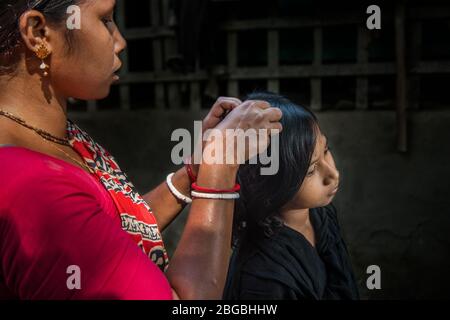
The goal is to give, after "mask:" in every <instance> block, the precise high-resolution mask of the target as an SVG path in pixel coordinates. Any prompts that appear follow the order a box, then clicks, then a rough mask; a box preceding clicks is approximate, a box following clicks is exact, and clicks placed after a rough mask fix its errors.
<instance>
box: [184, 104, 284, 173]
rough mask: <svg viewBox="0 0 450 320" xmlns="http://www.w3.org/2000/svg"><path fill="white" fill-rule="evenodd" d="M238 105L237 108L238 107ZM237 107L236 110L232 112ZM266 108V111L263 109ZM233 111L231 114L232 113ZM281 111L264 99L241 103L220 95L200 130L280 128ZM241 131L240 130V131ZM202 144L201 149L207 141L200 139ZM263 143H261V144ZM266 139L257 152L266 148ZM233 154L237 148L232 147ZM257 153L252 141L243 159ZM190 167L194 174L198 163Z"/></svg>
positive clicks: (224, 131) (224, 130)
mask: <svg viewBox="0 0 450 320" xmlns="http://www.w3.org/2000/svg"><path fill="white" fill-rule="evenodd" d="M238 107H239V108H238ZM237 108H238V111H236V112H233V111H234V110H235V109H237ZM264 110H266V111H264ZM232 113H233V114H232ZM281 116H282V113H281V110H280V109H278V108H271V107H270V105H269V104H268V103H267V102H265V101H246V102H245V103H242V101H241V100H239V99H237V98H233V97H220V98H219V99H217V101H216V103H214V105H213V106H212V108H211V110H210V111H209V113H208V115H207V116H206V117H205V119H204V120H203V123H202V132H203V133H205V132H206V131H207V130H209V129H219V130H222V131H223V133H224V137H225V134H226V129H242V130H244V133H245V130H247V129H250V128H252V129H255V130H256V131H257V132H258V129H267V130H269V133H270V129H278V130H280V131H281V130H282V126H281V124H280V122H279V121H280V119H281ZM241 133H242V132H241ZM200 143H201V144H202V147H203V150H204V148H205V146H206V145H207V143H206V142H205V141H203V139H202V141H200V142H198V144H200ZM263 145H264V143H263V144H262V146H263ZM267 145H268V141H267V143H266V144H265V146H263V147H261V148H260V150H259V152H262V151H264V150H265V148H267ZM234 151H235V155H236V152H237V151H238V150H236V149H234ZM257 153H258V146H256V145H255V144H254V143H253V144H250V145H249V147H248V148H247V149H246V150H245V156H244V159H245V160H248V159H249V158H251V157H252V156H254V155H256V154H257ZM192 169H193V171H194V174H195V175H197V174H198V170H199V164H193V165H192Z"/></svg>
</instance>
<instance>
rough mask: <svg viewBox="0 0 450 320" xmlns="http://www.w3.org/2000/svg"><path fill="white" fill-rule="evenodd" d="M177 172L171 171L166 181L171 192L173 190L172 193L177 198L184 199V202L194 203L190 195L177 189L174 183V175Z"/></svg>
mask: <svg viewBox="0 0 450 320" xmlns="http://www.w3.org/2000/svg"><path fill="white" fill-rule="evenodd" d="M174 174H175V173H174V172H172V173H170V174H169V175H168V176H167V178H166V183H167V186H168V187H169V190H170V192H172V194H173V195H174V196H175V198H177V199H178V200H180V201H183V202H184V203H187V204H189V203H192V199H191V198H189V197H188V196H185V195H184V194H182V193H181V192H180V191H178V190H177V188H175V186H174V185H173V183H172V177H173V175H174Z"/></svg>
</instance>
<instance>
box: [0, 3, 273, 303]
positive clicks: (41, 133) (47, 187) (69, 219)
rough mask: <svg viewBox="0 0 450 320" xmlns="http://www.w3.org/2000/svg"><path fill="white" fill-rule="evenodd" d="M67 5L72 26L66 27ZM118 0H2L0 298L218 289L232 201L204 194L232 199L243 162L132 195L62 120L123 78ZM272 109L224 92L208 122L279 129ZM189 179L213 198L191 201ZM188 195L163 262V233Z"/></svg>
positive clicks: (91, 144)
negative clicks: (76, 103) (76, 21)
mask: <svg viewBox="0 0 450 320" xmlns="http://www.w3.org/2000/svg"><path fill="white" fill-rule="evenodd" d="M73 5H75V6H76V7H71V8H70V9H77V8H79V9H80V18H81V25H80V28H77V26H76V25H75V28H68V26H69V24H68V22H69V21H66V20H67V19H68V18H70V16H69V15H68V14H67V12H75V13H76V10H75V11H71V10H68V9H69V7H70V6H73ZM114 6H115V1H114V0H102V1H94V0H34V1H31V0H0V62H1V64H0V93H1V94H0V145H1V147H0V173H1V177H2V183H1V185H0V298H6V299H12V298H18V299H171V298H181V299H204V298H220V297H221V294H222V290H223V286H224V282H225V277H226V272H227V262H228V256H229V255H228V253H229V244H230V241H231V224H232V219H233V207H234V204H233V199H235V197H234V198H233V197H231V199H223V197H222V198H220V199H211V195H213V196H223V194H224V193H226V195H230V194H232V195H235V194H236V193H231V191H233V190H234V191H236V190H237V189H236V188H233V186H235V179H236V173H237V170H238V164H222V165H219V164H214V165H211V164H206V163H205V162H203V163H202V164H201V165H200V166H189V165H188V166H187V167H186V168H187V169H185V168H181V169H180V170H178V171H177V172H176V173H175V174H174V175H170V176H169V177H168V179H167V182H166V183H162V184H161V185H159V186H158V187H157V188H155V189H154V190H152V191H151V192H149V193H147V194H144V195H142V196H141V195H140V194H139V193H138V192H137V191H136V190H135V188H134V186H133V184H132V183H131V182H130V181H129V180H128V178H127V176H126V174H125V173H123V172H122V171H121V169H120V167H119V165H118V164H117V162H116V161H115V160H114V158H113V157H112V156H111V155H110V154H109V153H108V152H107V151H106V150H105V149H104V148H102V146H100V145H98V144H97V143H96V142H95V141H94V140H93V139H92V138H91V137H90V136H89V135H88V134H87V133H86V132H84V131H83V130H82V129H81V128H79V127H78V126H77V125H76V124H75V123H73V122H71V121H70V120H69V119H67V109H66V107H67V102H66V101H67V99H68V97H74V98H77V99H84V100H96V99H102V98H104V97H106V96H107V95H108V94H109V90H110V86H111V84H112V83H113V82H114V81H116V80H117V79H118V77H117V75H116V74H115V73H116V72H117V71H118V69H119V68H120V66H121V62H120V60H119V57H118V55H119V53H120V52H121V51H123V50H124V49H125V47H126V42H125V40H124V39H123V37H122V35H121V34H120V32H119V30H118V29H117V26H116V24H115V23H114V21H113V18H112V17H113V11H114ZM66 22H67V23H66ZM226 112H229V114H228V115H227V116H226V118H225V119H223V118H224V117H223V116H224V114H225V113H226ZM280 118H281V111H280V110H279V109H275V108H270V106H269V105H268V104H267V103H265V102H261V101H250V102H246V103H244V104H242V103H241V102H240V101H239V100H238V99H234V98H222V99H219V100H218V101H217V103H216V104H215V105H214V106H213V107H212V109H211V111H210V113H209V114H208V115H207V117H206V118H205V120H204V121H203V129H205V130H206V129H209V128H216V129H218V130H222V131H224V130H226V129H240V128H244V129H247V128H255V129H279V130H281V125H280V123H279V120H280ZM222 119H223V120H222ZM194 180H195V182H196V184H195V185H193V188H195V187H196V186H197V187H198V189H199V190H202V191H204V190H207V191H208V192H210V193H206V195H205V194H204V193H202V194H203V195H201V194H200V196H197V197H195V198H193V199H192V200H191V199H188V198H187V197H186V195H189V192H190V189H191V182H194ZM188 200H189V201H191V202H192V205H191V208H190V212H189V217H188V220H187V223H186V226H185V229H184V232H183V235H182V238H181V240H180V243H179V245H178V248H177V250H176V252H175V254H174V256H173V257H172V258H171V260H170V263H169V259H168V256H167V253H166V251H165V249H164V243H163V240H162V237H161V231H162V230H164V228H165V227H166V226H167V225H168V224H170V223H171V222H172V221H173V219H174V218H175V217H176V216H177V214H178V213H179V212H180V211H181V209H182V208H183V205H184V203H183V202H189V201H188ZM75 276H76V277H75ZM74 277H75V278H74Z"/></svg>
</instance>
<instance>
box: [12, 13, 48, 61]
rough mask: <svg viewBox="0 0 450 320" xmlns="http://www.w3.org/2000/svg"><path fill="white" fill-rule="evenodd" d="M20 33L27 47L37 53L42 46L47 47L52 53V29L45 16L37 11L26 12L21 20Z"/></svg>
mask: <svg viewBox="0 0 450 320" xmlns="http://www.w3.org/2000/svg"><path fill="white" fill-rule="evenodd" d="M19 32H20V35H21V37H22V40H23V42H24V44H25V47H26V48H28V49H29V50H30V51H33V52H36V51H37V50H38V47H39V46H40V45H45V46H46V47H47V50H48V51H49V52H50V53H51V52H52V46H51V44H50V42H49V40H50V28H49V27H48V25H47V21H46V19H45V17H44V15H43V14H42V13H41V12H39V11H37V10H29V11H27V12H25V13H24V14H23V15H22V16H21V17H20V19H19Z"/></svg>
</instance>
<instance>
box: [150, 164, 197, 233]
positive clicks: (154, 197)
mask: <svg viewBox="0 0 450 320" xmlns="http://www.w3.org/2000/svg"><path fill="white" fill-rule="evenodd" d="M193 170H194V171H195V173H196V172H197V170H198V169H197V167H196V166H194V167H193ZM172 183H173V185H174V186H175V188H177V190H178V191H180V192H181V193H182V194H184V195H186V196H188V197H190V190H191V189H190V180H189V176H188V175H187V172H186V169H185V168H184V167H183V168H181V169H179V170H178V171H176V172H175V174H174V176H173V177H172ZM143 198H144V200H145V201H146V202H147V203H149V204H150V207H151V208H152V210H153V214H154V215H155V217H156V221H157V222H158V227H159V229H160V230H161V231H163V230H164V229H165V228H166V227H167V226H168V225H169V224H170V223H171V222H172V221H173V220H174V219H175V218H176V217H177V216H178V214H179V213H180V212H181V210H183V208H184V206H185V204H184V203H183V202H181V201H180V200H178V199H177V198H176V197H175V196H174V195H173V194H172V192H170V190H169V187H168V186H167V184H166V182H165V181H164V182H163V183H161V184H160V185H159V186H157V187H156V188H155V189H153V190H151V191H150V192H148V193H146V194H145V195H144V196H143Z"/></svg>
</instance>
